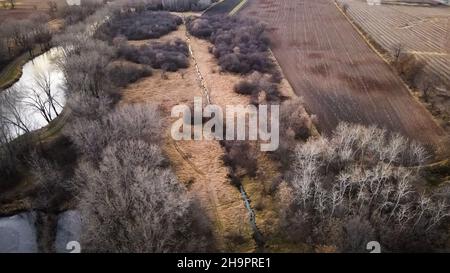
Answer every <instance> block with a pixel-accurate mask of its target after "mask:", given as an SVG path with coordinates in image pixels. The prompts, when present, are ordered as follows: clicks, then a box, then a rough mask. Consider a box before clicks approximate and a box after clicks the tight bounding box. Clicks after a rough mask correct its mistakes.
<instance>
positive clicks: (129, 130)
mask: <svg viewBox="0 0 450 273" xmlns="http://www.w3.org/2000/svg"><path fill="white" fill-rule="evenodd" d="M64 134H65V135H67V136H68V137H69V138H70V139H71V140H72V141H73V143H74V145H75V147H77V149H78V150H79V151H80V152H81V154H83V155H84V156H86V158H88V159H89V160H90V161H92V162H98V161H99V157H100V156H101V152H102V151H103V149H104V148H105V147H106V146H107V145H108V144H109V143H114V142H117V141H118V140H121V139H127V140H144V141H147V142H156V141H158V140H159V139H160V136H161V128H160V118H159V114H158V111H157V108H156V106H154V105H127V106H123V107H120V108H118V109H116V110H114V111H112V112H111V113H109V114H107V115H105V116H102V117H101V118H100V119H94V120H90V119H87V118H78V119H76V120H74V121H73V122H72V123H71V124H70V125H68V126H67V128H65V130H64Z"/></svg>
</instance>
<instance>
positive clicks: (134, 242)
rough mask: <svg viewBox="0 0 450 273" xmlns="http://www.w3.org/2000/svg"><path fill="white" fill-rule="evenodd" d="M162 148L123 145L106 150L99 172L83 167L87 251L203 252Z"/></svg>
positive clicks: (187, 202)
mask: <svg viewBox="0 0 450 273" xmlns="http://www.w3.org/2000/svg"><path fill="white" fill-rule="evenodd" d="M161 160H162V156H161V153H160V151H159V148H158V147H156V146H152V145H148V144H146V143H144V142H142V141H125V142H119V143H116V144H112V145H110V146H108V147H106V148H105V150H104V152H103V156H102V160H101V162H100V164H99V167H98V168H93V167H92V166H90V165H86V164H82V165H81V166H80V168H79V169H78V170H77V179H76V180H77V181H78V182H79V183H80V185H82V186H81V195H80V205H79V207H80V211H81V214H82V216H83V236H82V240H83V246H84V249H85V251H94V252H96V251H100V252H180V251H195V250H197V251H198V250H199V249H203V247H204V241H203V240H202V237H201V236H200V237H198V234H195V232H193V221H192V219H193V218H191V217H192V213H193V210H192V208H193V207H192V201H191V200H190V199H189V197H188V196H187V194H186V191H185V189H184V188H183V186H182V185H181V184H180V183H179V182H178V181H177V179H176V178H175V176H174V175H173V174H172V173H171V172H170V171H168V170H163V169H158V165H159V164H160V162H161Z"/></svg>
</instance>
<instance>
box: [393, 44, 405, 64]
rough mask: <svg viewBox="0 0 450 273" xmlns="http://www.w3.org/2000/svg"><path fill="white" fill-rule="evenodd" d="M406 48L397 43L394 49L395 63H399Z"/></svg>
mask: <svg viewBox="0 0 450 273" xmlns="http://www.w3.org/2000/svg"><path fill="white" fill-rule="evenodd" d="M404 48H405V46H404V45H403V44H402V43H397V44H395V45H394V46H393V47H392V57H393V59H394V63H398V61H399V59H400V57H401V56H402V54H403V53H404Z"/></svg>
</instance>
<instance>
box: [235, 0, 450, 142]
mask: <svg viewBox="0 0 450 273" xmlns="http://www.w3.org/2000/svg"><path fill="white" fill-rule="evenodd" d="M240 15H241V16H245V17H252V18H256V19H258V20H261V21H263V22H265V23H266V24H267V26H268V29H269V30H270V37H271V40H272V43H273V44H272V50H273V52H274V54H275V56H276V58H277V60H278V62H279V63H280V65H281V67H282V68H283V72H284V73H285V75H286V77H287V79H288V80H289V82H290V83H291V84H292V86H293V88H294V90H295V93H296V94H297V95H298V96H301V97H303V99H304V101H305V104H306V107H307V108H308V110H309V112H310V113H311V114H315V115H317V117H318V120H319V122H318V125H319V126H318V127H319V129H320V130H321V131H323V132H324V133H330V132H331V131H332V130H333V129H334V128H335V127H336V125H337V124H338V123H339V122H341V121H347V122H352V123H360V124H365V125H372V124H375V125H378V126H380V127H384V128H387V129H388V130H390V131H394V132H400V133H402V134H404V135H406V136H408V137H410V138H413V139H416V140H419V141H421V142H423V143H426V144H432V145H435V146H436V147H439V149H440V151H442V150H444V149H446V148H447V147H446V145H445V141H446V134H445V132H444V130H443V129H442V128H441V127H440V126H439V125H438V124H437V123H436V122H435V120H434V119H433V117H432V115H431V114H430V113H429V112H428V111H427V110H426V109H425V107H424V106H422V105H421V104H420V103H419V102H418V101H417V100H416V99H415V98H414V97H413V96H412V95H411V93H410V91H409V90H408V89H407V87H406V86H405V85H404V84H403V82H402V80H401V79H400V78H399V77H398V76H397V75H396V74H395V73H394V72H393V71H392V70H391V68H390V67H389V66H388V64H386V63H385V62H384V61H383V60H382V59H381V58H380V57H379V56H378V55H377V54H376V53H375V52H374V51H373V50H372V49H371V48H370V47H369V46H368V44H367V43H366V42H365V40H364V39H363V37H362V36H361V35H360V34H359V33H358V32H357V31H356V30H355V29H354V28H353V26H352V25H351V24H350V23H349V22H348V20H347V19H346V18H345V17H344V16H343V14H342V13H341V12H340V11H339V10H338V9H337V7H336V6H335V5H334V3H333V2H332V1H328V0H316V1H306V0H299V1H291V0H279V1H275V0H262V1H256V0H250V1H249V3H248V4H247V6H246V7H245V8H244V9H243V10H242V11H241V12H240Z"/></svg>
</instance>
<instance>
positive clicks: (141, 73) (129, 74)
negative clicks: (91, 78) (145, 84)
mask: <svg viewBox="0 0 450 273" xmlns="http://www.w3.org/2000/svg"><path fill="white" fill-rule="evenodd" d="M106 69H107V73H108V76H109V79H110V80H111V82H112V83H113V84H114V85H116V86H119V87H124V86H126V85H128V84H130V83H133V82H136V81H137V80H139V79H140V78H143V77H148V76H151V75H152V70H151V68H150V67H149V66H147V65H138V64H134V63H130V62H115V63H111V64H109V66H108V67H107V68H106Z"/></svg>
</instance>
